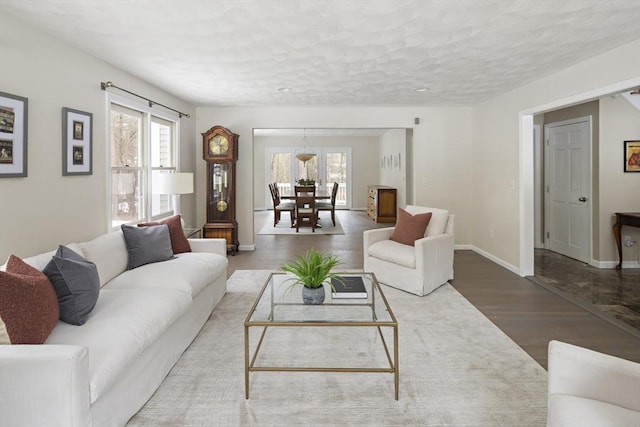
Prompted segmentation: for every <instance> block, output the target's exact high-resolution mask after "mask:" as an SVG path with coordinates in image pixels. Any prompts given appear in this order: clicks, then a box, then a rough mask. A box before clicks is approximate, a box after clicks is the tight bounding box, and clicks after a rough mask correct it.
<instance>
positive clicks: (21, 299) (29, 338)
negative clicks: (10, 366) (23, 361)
mask: <svg viewBox="0 0 640 427" xmlns="http://www.w3.org/2000/svg"><path fill="white" fill-rule="evenodd" d="M6 268H7V271H0V344H42V343H44V342H45V340H46V339H47V337H48V336H49V334H50V333H51V331H52V330H53V328H54V326H56V324H57V323H58V318H59V317H60V308H59V306H58V296H57V295H56V291H55V290H54V289H53V286H52V285H51V282H50V281H49V279H48V278H47V276H46V275H45V274H44V273H43V272H41V271H40V270H38V269H37V268H35V267H32V266H30V265H29V264H27V263H26V262H24V261H23V260H21V259H20V258H18V257H16V256H14V255H11V256H10V257H9V260H8V261H7V267H6Z"/></svg>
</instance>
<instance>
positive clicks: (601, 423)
mask: <svg viewBox="0 0 640 427" xmlns="http://www.w3.org/2000/svg"><path fill="white" fill-rule="evenodd" d="M547 421H548V423H547V425H549V426H567V427H569V426H576V427H619V426H640V412H636V411H633V410H631V409H627V408H623V407H621V406H616V405H612V404H610V403H606V402H600V401H598V400H593V399H587V398H584V397H578V396H569V395H563V394H556V395H552V396H550V398H549V410H548V417H547Z"/></svg>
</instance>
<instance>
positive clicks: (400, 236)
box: [390, 208, 431, 246]
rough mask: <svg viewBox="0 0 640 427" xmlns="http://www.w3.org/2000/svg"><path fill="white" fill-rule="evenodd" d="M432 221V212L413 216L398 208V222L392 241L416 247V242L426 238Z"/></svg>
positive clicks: (392, 234)
mask: <svg viewBox="0 0 640 427" xmlns="http://www.w3.org/2000/svg"><path fill="white" fill-rule="evenodd" d="M430 220H431V212H427V213H421V214H416V215H411V214H410V213H409V212H407V211H405V210H404V209H402V208H398V220H397V221H396V227H395V229H394V230H393V233H391V237H390V239H391V240H393V241H394V242H398V243H402V244H403V245H411V246H415V241H416V240H418V239H422V238H423V237H424V232H425V230H426V229H427V226H428V225H429V221H430Z"/></svg>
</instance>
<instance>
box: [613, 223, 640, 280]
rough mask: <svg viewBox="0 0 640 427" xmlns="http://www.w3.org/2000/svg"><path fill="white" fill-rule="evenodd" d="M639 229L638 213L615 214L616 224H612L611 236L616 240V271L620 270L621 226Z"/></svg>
mask: <svg viewBox="0 0 640 427" xmlns="http://www.w3.org/2000/svg"><path fill="white" fill-rule="evenodd" d="M623 225H627V226H629V227H639V228H640V212H616V223H615V224H613V236H614V237H615V238H616V246H617V247H618V259H619V260H620V262H618V265H616V269H617V270H620V269H621V268H622V236H621V234H622V233H621V232H622V226H623Z"/></svg>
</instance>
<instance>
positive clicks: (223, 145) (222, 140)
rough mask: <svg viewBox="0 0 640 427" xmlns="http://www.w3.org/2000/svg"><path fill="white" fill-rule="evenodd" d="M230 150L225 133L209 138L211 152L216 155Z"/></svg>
mask: <svg viewBox="0 0 640 427" xmlns="http://www.w3.org/2000/svg"><path fill="white" fill-rule="evenodd" d="M227 151H229V141H228V140H227V137H226V136H224V135H215V136H214V137H213V138H211V139H210V140H209V152H210V153H211V154H213V155H214V156H220V155H223V154H226V153H227Z"/></svg>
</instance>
